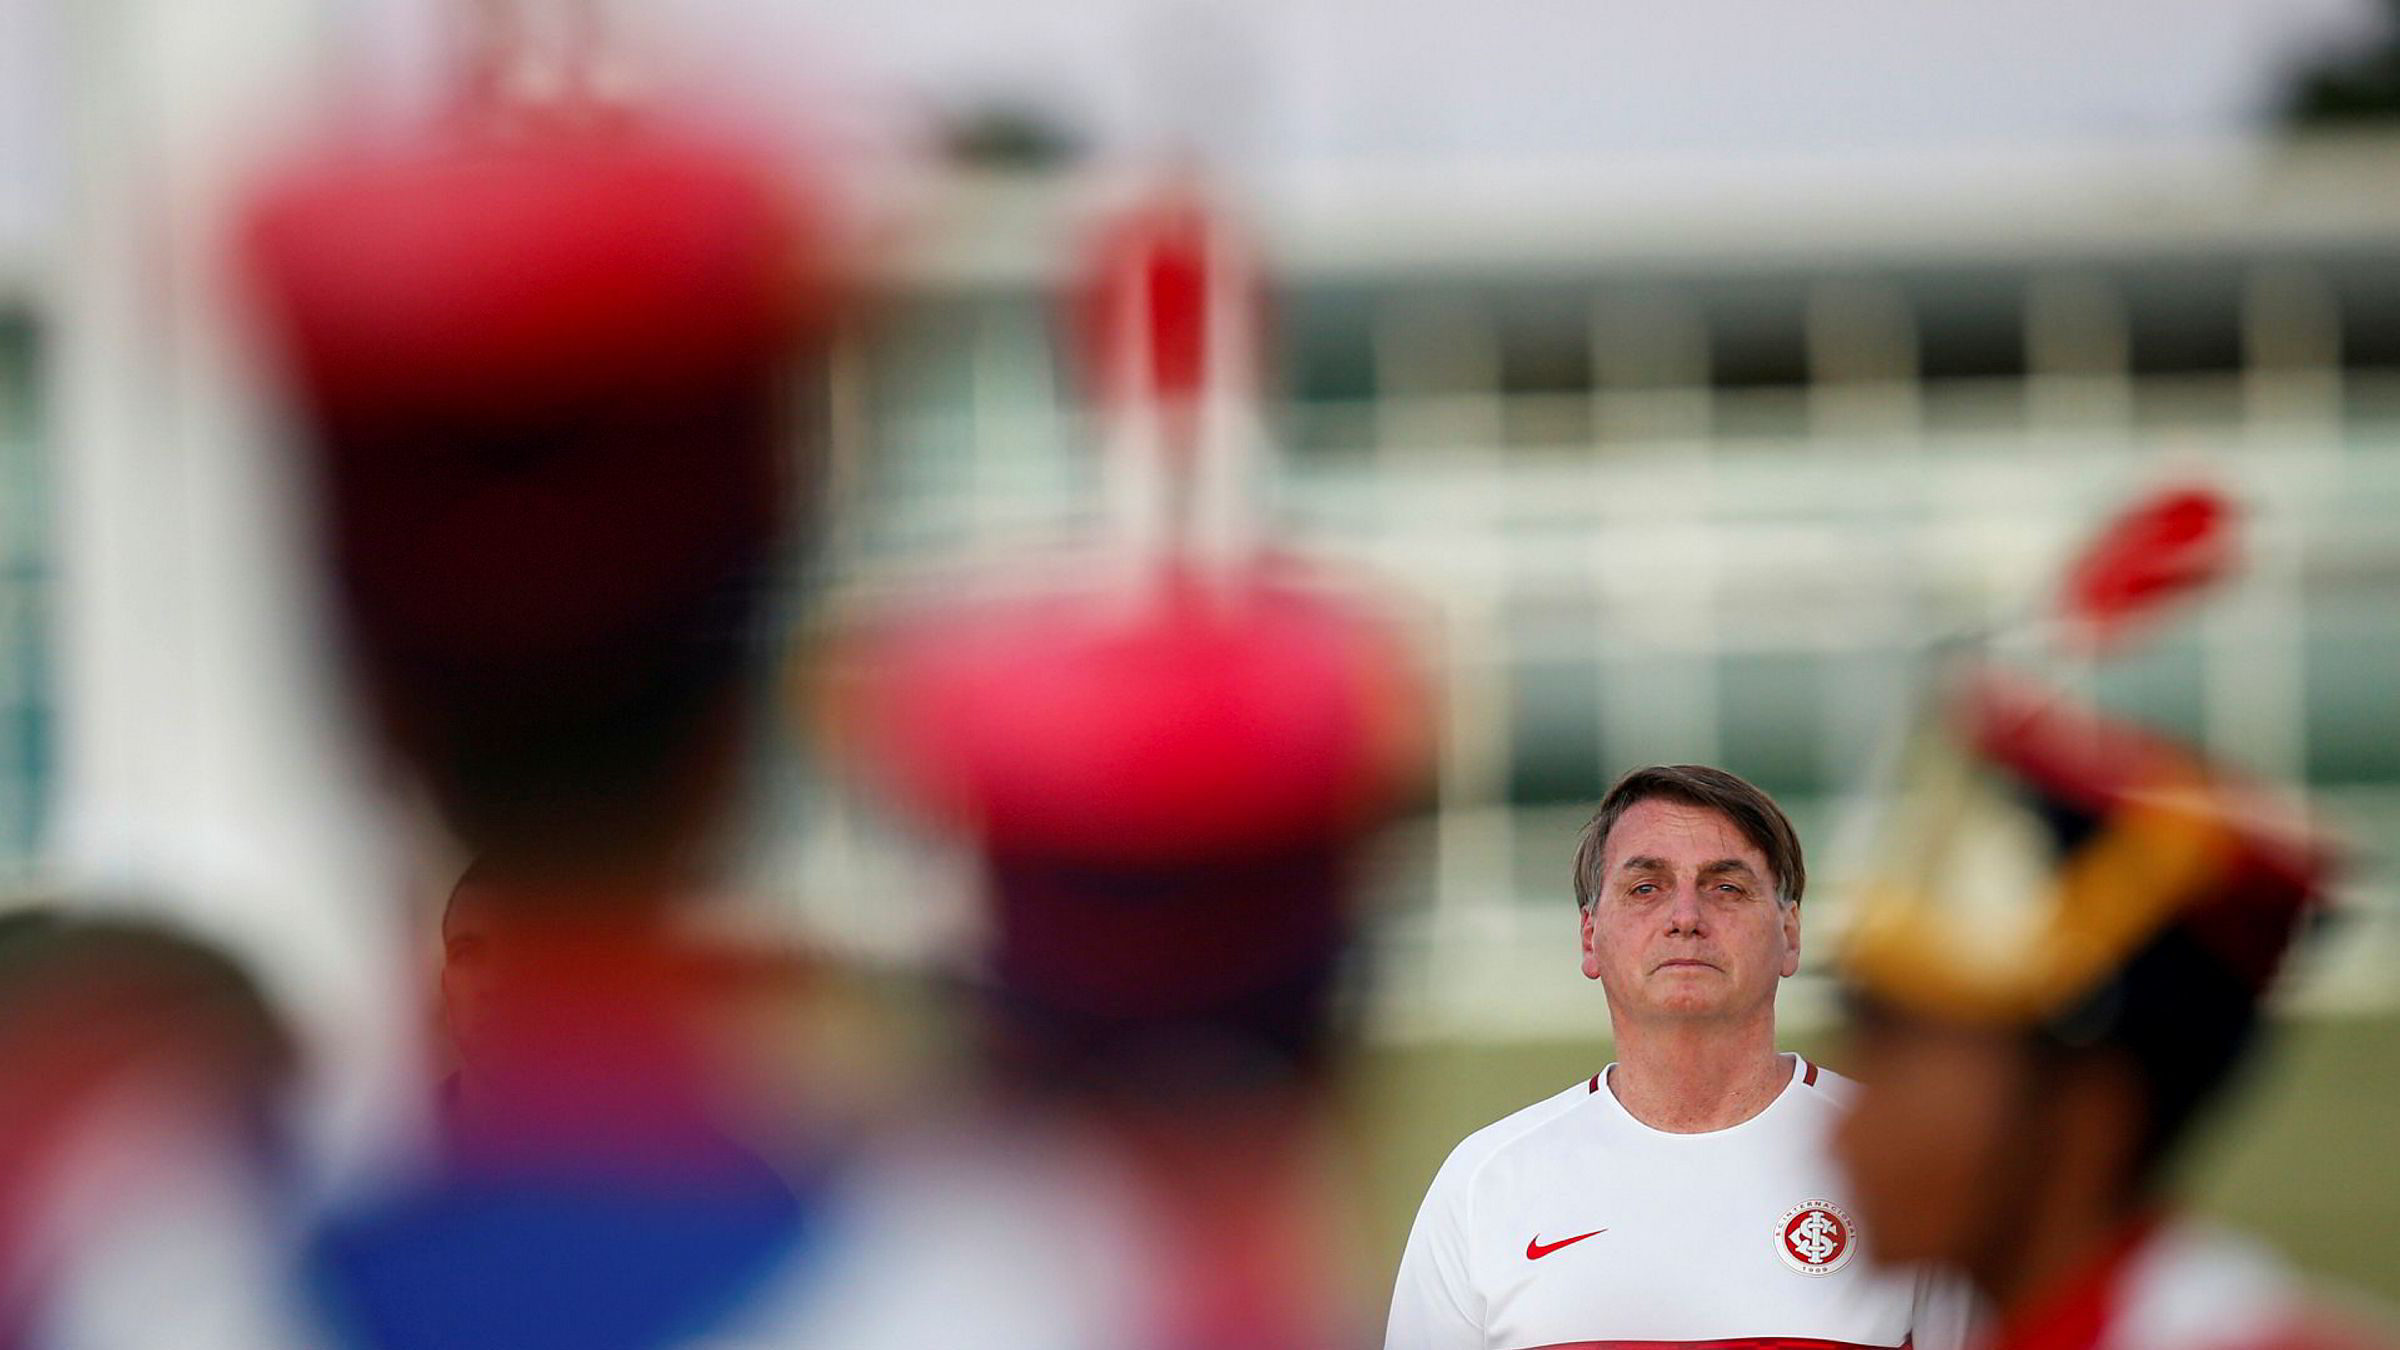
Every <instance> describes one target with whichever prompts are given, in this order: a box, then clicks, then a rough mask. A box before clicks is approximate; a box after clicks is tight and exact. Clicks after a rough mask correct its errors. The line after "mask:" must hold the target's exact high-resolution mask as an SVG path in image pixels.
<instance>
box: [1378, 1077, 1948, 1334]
mask: <svg viewBox="0 0 2400 1350" xmlns="http://www.w3.org/2000/svg"><path fill="white" fill-rule="evenodd" d="M1614 1067H1615V1066H1614V1065H1611V1066H1610V1068H1611V1069H1613V1068H1614ZM1608 1072H1609V1070H1608V1069H1603V1070H1602V1071H1601V1072H1600V1073H1598V1074H1596V1075H1594V1076H1593V1077H1592V1078H1591V1079H1590V1080H1588V1081H1586V1082H1582V1083H1577V1084H1576V1085H1575V1086H1573V1087H1571V1088H1569V1089H1567V1090H1566V1091H1564V1092H1561V1093H1559V1094H1558V1095H1557V1096H1554V1097H1551V1098H1549V1099H1547V1100H1545V1101H1540V1102H1536V1103H1534V1104H1533V1105H1532V1106H1529V1107H1526V1108H1525V1109H1524V1110H1522V1111H1519V1112H1517V1113H1516V1114H1514V1115H1511V1116H1509V1117H1507V1118H1505V1119H1503V1120H1501V1121H1500V1122H1498V1123H1497V1124H1494V1125H1489V1126H1486V1127H1485V1128H1483V1129H1481V1130H1478V1131H1476V1132H1475V1133H1474V1134H1471V1135H1469V1136H1467V1138H1466V1141H1465V1142H1463V1143H1461V1144H1460V1145H1459V1146H1458V1147H1457V1148H1456V1149H1455V1150H1453V1151H1452V1152H1451V1154H1450V1159H1449V1161H1448V1162H1445V1163H1443V1164H1442V1169H1441V1171H1440V1172H1439V1173H1438V1174H1437V1175H1436V1176H1435V1177H1434V1179H1433V1185H1432V1187H1431V1188H1430V1189H1428V1190H1427V1191H1426V1193H1425V1203H1424V1205H1423V1207H1422V1208H1420V1209H1419V1210H1418V1211H1417V1222H1416V1227H1415V1228H1414V1229H1413V1230H1412V1231H1411V1232H1410V1233H1409V1235H1408V1250H1407V1253H1406V1254H1405V1255H1404V1256H1403V1257H1402V1258H1401V1261H1400V1279H1399V1284H1398V1287H1397V1288H1396V1289H1395V1290H1394V1291H1393V1294H1392V1315H1391V1322H1390V1324H1389V1329H1388V1331H1387V1332H1386V1335H1385V1339H1384V1345H1385V1348H1386V1350H1530V1348H1531V1347H1600V1346H1607V1347H1632V1348H1636V1350H1667V1347H1688V1346H1706V1347H1711V1350H1742V1348H1754V1350H1846V1348H1847V1347H1854V1346H1866V1347H1894V1346H1906V1345H1911V1344H1912V1343H1913V1345H1914V1346H1915V1350H1957V1347H1959V1346H1960V1345H1961V1344H1962V1343H1963V1342H1964V1341H1965V1339H1966V1336H1967V1330H1968V1327H1967V1322H1968V1313H1969V1308H1970V1296H1969V1295H1968V1294H1967V1293H1966V1292H1965V1290H1964V1288H1963V1286H1961V1285H1958V1284H1956V1283H1954V1282H1952V1281H1949V1280H1947V1279H1936V1278H1934V1277H1932V1276H1930V1275H1913V1274H1910V1273H1907V1272H1883V1271H1878V1270H1876V1269H1875V1268H1874V1267H1873V1265H1872V1264H1871V1263H1870V1262H1869V1261H1868V1260H1867V1259H1866V1254H1865V1251H1864V1243H1865V1242H1866V1240H1867V1237H1868V1236H1869V1235H1865V1234H1862V1233H1860V1232H1859V1230H1858V1227H1857V1220H1856V1219H1855V1217H1854V1215H1855V1213H1856V1211H1855V1210H1854V1209H1853V1208H1852V1207H1851V1206H1850V1205H1849V1203H1848V1201H1847V1199H1846V1195H1845V1186H1844V1182H1843V1180H1842V1177H1841V1175H1840V1173H1839V1171H1838V1170H1837V1169H1836V1167H1835V1166H1834V1163H1833V1160H1832V1159H1831V1158H1830V1157H1829V1156H1828V1155H1827V1154H1826V1151H1825V1139H1826V1134H1827V1131H1828V1130H1829V1129H1830V1128H1831V1127H1832V1125H1833V1123H1834V1121H1835V1120H1836V1119H1837V1118H1838V1117H1839V1115H1840V1110H1841V1107H1842V1104H1843V1102H1844V1101H1845V1100H1846V1099H1847V1097H1848V1096H1849V1093H1850V1090H1851V1085H1850V1083H1849V1081H1848V1080H1847V1079H1843V1078H1840V1077H1837V1076H1836V1075H1834V1074H1831V1073H1828V1072H1826V1071H1825V1070H1823V1069H1820V1068H1818V1067H1817V1066H1815V1065H1813V1064H1810V1063H1808V1062H1807V1061H1806V1060H1803V1059H1800V1058H1799V1057H1797V1056H1794V1057H1793V1060H1792V1078H1791V1081H1790V1082H1789V1083H1788V1084H1786V1085H1785V1087H1784V1089H1783V1091H1782V1092H1781V1093H1780V1094H1778V1095H1777V1096H1776V1098H1775V1100H1774V1101H1773V1102H1770V1103H1768V1105H1767V1108H1766V1109H1765V1110H1764V1111H1761V1112H1759V1113H1758V1114H1757V1115H1755V1116H1752V1117H1751V1118H1750V1119H1748V1120H1745V1121H1743V1122H1742V1123H1741V1124H1739V1125H1735V1126H1733V1127H1732V1128H1730V1129H1723V1130H1714V1131H1711V1132H1709V1133H1706V1134H1670V1133H1667V1132H1665V1131H1662V1130H1654V1129H1652V1128H1650V1127H1649V1126H1647V1125H1644V1124H1642V1123H1641V1122H1640V1121H1638V1120H1635V1119H1634V1118H1633V1116H1632V1115H1630V1114H1628V1113H1627V1112H1626V1110H1625V1108H1624V1107H1623V1106H1622V1105H1620V1104H1619V1103H1618V1101H1617V1098H1616V1094H1615V1093H1613V1092H1611V1091H1609V1090H1608V1087H1607V1085H1606V1080H1607V1075H1608Z"/></svg>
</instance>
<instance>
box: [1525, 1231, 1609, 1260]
mask: <svg viewBox="0 0 2400 1350" xmlns="http://www.w3.org/2000/svg"><path fill="white" fill-rule="evenodd" d="M1607 1231H1608V1230H1607V1229H1605V1228H1595V1229H1593V1230H1592V1231H1590V1232H1588V1233H1577V1234H1576V1235H1575V1236H1573V1237H1571V1238H1560V1239H1559V1240H1558V1241H1556V1242H1549V1243H1545V1242H1543V1241H1542V1236H1541V1234H1539V1233H1536V1234H1534V1235H1533V1237H1532V1239H1531V1240H1530V1241H1528V1242H1526V1244H1525V1259H1526V1260H1528V1261H1539V1260H1541V1259H1542V1258H1543V1257H1545V1256H1548V1255H1549V1254H1550V1253H1552V1252H1554V1251H1557V1250H1558V1249H1559V1248H1561V1247H1572V1246H1574V1245H1575V1244H1576V1243H1578V1242H1581V1241H1583V1240H1584V1239H1585V1238H1587V1237H1598V1236H1600V1235H1601V1234H1602V1233H1605V1232H1607Z"/></svg>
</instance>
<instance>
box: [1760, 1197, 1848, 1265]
mask: <svg viewBox="0 0 2400 1350" xmlns="http://www.w3.org/2000/svg"><path fill="white" fill-rule="evenodd" d="M1857 1246H1858V1230H1857V1229H1856V1228H1854V1227H1852V1226H1851V1223H1850V1215H1849V1214H1848V1213H1847V1212H1846V1211H1844V1210H1843V1208H1842V1207H1841V1206H1840V1205H1837V1204H1835V1203H1833V1202H1832V1201H1831V1200H1803V1201H1801V1202H1800V1203H1799V1204H1796V1205H1794V1206H1792V1207H1791V1208H1790V1209H1788V1210H1785V1211H1784V1213H1783V1217H1782V1218H1781V1219H1778V1220H1776V1221H1775V1254H1776V1255H1777V1256H1780V1257H1782V1258H1783V1263H1784V1264H1785V1265H1787V1266H1790V1267H1791V1268H1792V1269H1794V1270H1796V1271H1799V1272H1800V1273H1801V1274H1803V1275H1831V1274H1832V1273H1833V1272H1835V1271H1837V1270H1840V1269H1841V1268H1842V1267H1843V1266H1845V1265H1847V1264H1849V1262H1850V1253H1851V1251H1852V1250H1853V1249H1855V1248H1856V1247H1857Z"/></svg>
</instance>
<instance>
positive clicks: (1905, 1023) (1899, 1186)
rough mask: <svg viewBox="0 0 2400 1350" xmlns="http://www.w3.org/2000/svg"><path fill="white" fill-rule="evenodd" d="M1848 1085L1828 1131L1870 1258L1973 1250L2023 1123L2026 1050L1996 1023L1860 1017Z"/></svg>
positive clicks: (1966, 1254) (1967, 1254) (1956, 1256)
mask: <svg viewBox="0 0 2400 1350" xmlns="http://www.w3.org/2000/svg"><path fill="white" fill-rule="evenodd" d="M1849 1072H1850V1073H1851V1074H1852V1075H1853V1076H1854V1077H1855V1078H1856V1079H1857V1081H1858V1084H1859V1091H1858V1096H1857V1097H1856V1098H1855V1099H1854V1100H1853V1101H1852V1103H1851V1105H1850V1109H1849V1112H1848V1114H1847V1115H1845V1116H1844V1118H1843V1120H1842V1123H1841V1125H1840V1126H1839V1127H1838V1128H1837V1129H1836V1130H1835V1132H1834V1137H1833V1154H1834V1157H1835V1159H1836V1160H1837V1161H1839V1162H1840V1163H1841V1165H1842V1167H1843V1169H1844V1170H1845V1171H1846V1172H1848V1173H1849V1176H1850V1188H1851V1193H1852V1195H1854V1196H1855V1197H1856V1198H1857V1203H1858V1207H1859V1211H1860V1212H1859V1217H1860V1219H1861V1220H1863V1221H1864V1224H1865V1227H1866V1231H1868V1232H1870V1233H1872V1234H1874V1240H1875V1252H1876V1255H1877V1257H1878V1258H1879V1259H1881V1260H1885V1261H1891V1262H1917V1261H1936V1262H1942V1263H1945V1264H1950V1265H1959V1264H1963V1263H1965V1262H1967V1261H1970V1260H1972V1259H1973V1258H1974V1257H1975V1256H1976V1255H1977V1252H1976V1251H1975V1247H1976V1245H1977V1244H1978V1243H1979V1242H1980V1241H1981V1239H1982V1236H1983V1235H1984V1234H1986V1233H1987V1232H1989V1230H1990V1224H1991V1222H1992V1216H1990V1215H1988V1214H1987V1213H1986V1212H1985V1211H1986V1210H1988V1209H1989V1208H1990V1207H1991V1206H1993V1205H1995V1204H1999V1203H2004V1202H2006V1201H2007V1200H2010V1199H2014V1198H2016V1197H2013V1196H2002V1195H1998V1194H1995V1186H1996V1185H1997V1184H1998V1183H1997V1182H1996V1181H1995V1178H1998V1177H2001V1176H2003V1175H2004V1174H2005V1173H2006V1172H2007V1170H2008V1169H2007V1168H2006V1167H2005V1166H2004V1159H2005V1158H2006V1157H2007V1156H2008V1155H2009V1154H2010V1152H2011V1150H2012V1149H2013V1148H2016V1147H2017V1146H2018V1144H2019V1142H2021V1141H2019V1140H2018V1139H2017V1136H2018V1134H2019V1132H2020V1130H2021V1128H2022V1126H2023V1123H2024V1122H2023V1110H2022V1108H2023V1105H2024V1093H2025V1083H2026V1075H2027V1074H2028V1073H2029V1072H2030V1068H2029V1065H2028V1061H2027V1056H2026V1051H2025V1049H2024V1047H2023V1045H2022V1043H2021V1042H2020V1041H2019V1040H2018V1039H2017V1038H2016V1037H2014V1036H2011V1035H2007V1034H2004V1033H2001V1032H1992V1031H1975V1030H1968V1029H1964V1028H1951V1027H1945V1026H1942V1025H1940V1024H1938V1023H1932V1022H1921V1021H1914V1020H1904V1019H1892V1018H1880V1017H1878V1018H1870V1019H1868V1020H1867V1021H1866V1022H1864V1023H1863V1024H1862V1025H1861V1026H1860V1027H1858V1029H1857V1030H1856V1031H1855V1033H1854V1035H1853V1037H1852V1043H1851V1055H1850V1064H1849Z"/></svg>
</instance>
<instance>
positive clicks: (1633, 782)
mask: <svg viewBox="0 0 2400 1350" xmlns="http://www.w3.org/2000/svg"><path fill="white" fill-rule="evenodd" d="M1653 800H1665V801H1671V802H1682V803H1683V804H1685V805H1686V806H1698V807H1704V808H1706V809H1708V810H1711V811H1714V812H1716V813H1717V814H1719V815H1721V816H1723V817H1725V818H1726V819H1727V820H1730V821H1732V822H1733V827H1734V828H1735V829H1737V830H1740V831H1741V832H1742V837H1743V838H1744V839H1747V840H1749V841H1750V843H1751V846H1752V847H1754V848H1756V849H1757V850H1758V851H1759V852H1760V853H1763V854H1765V855H1766V859H1767V870H1768V871H1770V872H1772V873H1774V874H1775V896H1776V898H1777V899H1779V900H1781V901H1782V902H1783V903H1785V904H1787V905H1796V904H1799V903H1800V893H1801V892H1802V891H1805V890H1807V889H1808V864H1807V863H1806V862H1805V861H1804V860H1803V859H1802V858H1801V856H1800V836H1799V835H1798V834H1797V833H1796V832H1794V831H1793V829H1792V822H1791V821H1790V820H1789V819H1788V818H1786V817H1785V815H1784V814H1783V808H1782V807H1780V806H1777V805H1776V804H1775V799H1774V798H1772V797H1769V796H1768V795H1767V794H1766V793H1764V792H1761V791H1759V790H1758V789H1757V788H1756V787H1754V786H1752V785H1751V784H1750V783H1748V782H1747V781H1745V780H1743V779H1742V778H1740V777H1737V776H1736V775H1733V774H1730V773H1727V772H1725V771H1724V770H1723V769H1715V768H1710V767H1709V766H1708V765H1706V764H1653V765H1651V766H1650V767H1648V768H1646V769H1635V770H1634V771H1633V772H1631V773H1629V774H1626V775H1625V776H1624V777H1622V778H1620V779H1618V780H1617V781H1616V782H1615V783H1614V784H1612V785H1611V786H1610V787H1609V789H1608V793H1607V795H1606V796H1603V797H1602V798H1601V799H1600V809H1599V810H1598V811H1595V812H1593V813H1592V819H1591V822H1590V823H1589V824H1587V825H1585V826H1584V827H1583V837H1582V838H1581V839H1579V840H1577V841H1576V844H1575V903H1576V904H1577V905H1578V906H1581V907H1582V908H1584V909H1590V908H1591V907H1592V901H1593V900H1594V899H1596V898H1598V896H1599V894H1600V888H1599V879H1600V870H1601V853H1602V851H1603V850H1604V849H1606V848H1607V847H1608V832H1609V831H1610V830H1613V829H1615V828H1616V825H1617V820H1618V818H1619V817H1621V816H1623V815H1624V814H1625V813H1626V812H1627V811H1630V810H1632V809H1633V806H1634V804H1635V803H1636V802H1646V801H1653Z"/></svg>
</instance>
